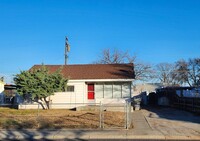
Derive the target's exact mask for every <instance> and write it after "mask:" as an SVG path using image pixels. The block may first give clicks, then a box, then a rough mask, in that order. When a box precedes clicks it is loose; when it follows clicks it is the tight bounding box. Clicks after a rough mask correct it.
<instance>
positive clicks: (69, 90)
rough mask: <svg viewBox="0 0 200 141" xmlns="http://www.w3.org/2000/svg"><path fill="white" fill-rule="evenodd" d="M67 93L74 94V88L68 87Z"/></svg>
mask: <svg viewBox="0 0 200 141" xmlns="http://www.w3.org/2000/svg"><path fill="white" fill-rule="evenodd" d="M66 91H67V92H74V86H67V90H66Z"/></svg>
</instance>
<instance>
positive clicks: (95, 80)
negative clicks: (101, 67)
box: [69, 79, 134, 82]
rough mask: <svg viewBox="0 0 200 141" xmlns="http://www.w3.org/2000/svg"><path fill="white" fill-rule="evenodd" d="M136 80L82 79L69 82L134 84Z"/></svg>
mask: <svg viewBox="0 0 200 141" xmlns="http://www.w3.org/2000/svg"><path fill="white" fill-rule="evenodd" d="M133 80H134V79H80V80H69V82H132V81H133Z"/></svg>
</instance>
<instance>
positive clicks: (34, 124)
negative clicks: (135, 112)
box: [0, 108, 124, 129]
mask: <svg viewBox="0 0 200 141" xmlns="http://www.w3.org/2000/svg"><path fill="white" fill-rule="evenodd" d="M101 119H103V120H104V127H123V126H124V113H123V112H110V111H104V116H103V117H101ZM99 126H100V112H99V111H73V110H39V111H38V110H16V109H8V108H0V128H1V129H23V128H29V129H43V128H48V129H51V128H52V129H58V128H94V129H95V128H99Z"/></svg>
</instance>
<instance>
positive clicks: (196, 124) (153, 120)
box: [141, 107, 200, 136]
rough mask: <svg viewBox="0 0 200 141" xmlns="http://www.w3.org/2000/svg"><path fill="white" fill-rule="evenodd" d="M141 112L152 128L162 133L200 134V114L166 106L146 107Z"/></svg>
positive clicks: (167, 134)
mask: <svg viewBox="0 0 200 141" xmlns="http://www.w3.org/2000/svg"><path fill="white" fill-rule="evenodd" d="M141 112H142V113H143V115H144V117H145V118H146V120H147V122H148V124H149V126H150V127H151V128H152V130H154V131H158V132H160V133H161V134H162V135H165V136H183V135H184V136H200V115H195V114H192V113H190V112H186V111H182V110H178V109H174V108H167V107H147V108H143V109H142V110H141Z"/></svg>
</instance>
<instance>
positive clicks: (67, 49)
mask: <svg viewBox="0 0 200 141" xmlns="http://www.w3.org/2000/svg"><path fill="white" fill-rule="evenodd" d="M69 51H70V46H69V43H68V38H67V37H65V65H67V61H68V54H67V53H68V52H69Z"/></svg>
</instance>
